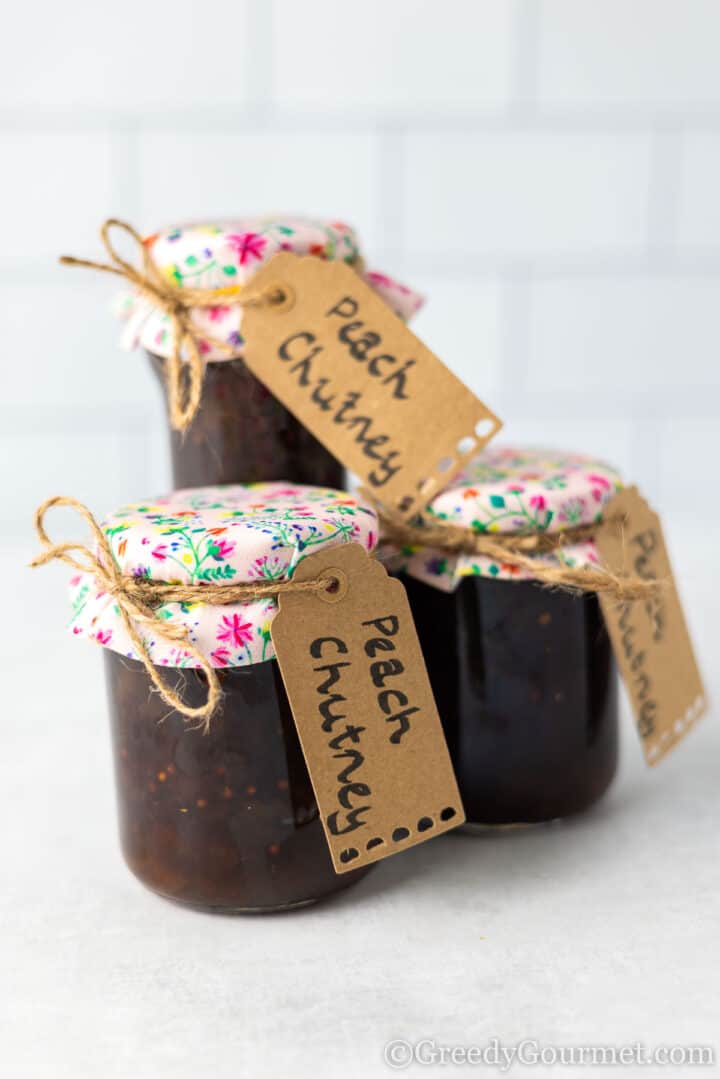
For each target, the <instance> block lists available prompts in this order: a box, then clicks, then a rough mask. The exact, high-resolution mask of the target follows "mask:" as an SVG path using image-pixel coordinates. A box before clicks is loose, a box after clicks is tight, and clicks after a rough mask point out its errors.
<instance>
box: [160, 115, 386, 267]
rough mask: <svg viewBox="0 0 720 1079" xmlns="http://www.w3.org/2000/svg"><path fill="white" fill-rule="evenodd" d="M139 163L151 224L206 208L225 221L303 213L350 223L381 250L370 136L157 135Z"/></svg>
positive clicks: (374, 147)
mask: <svg viewBox="0 0 720 1079" xmlns="http://www.w3.org/2000/svg"><path fill="white" fill-rule="evenodd" d="M138 156H139V165H138V183H139V202H140V218H141V220H142V221H143V222H145V223H147V222H158V221H167V220H180V221H182V220H187V219H188V218H193V217H195V218H197V217H200V218H202V217H203V216H204V217H207V216H208V213H209V211H208V207H211V208H212V210H211V216H212V213H215V214H219V216H221V217H222V216H223V215H233V214H234V215H237V214H238V212H240V213H243V212H247V213H251V214H252V213H263V212H268V211H269V212H272V211H273V210H276V209H281V210H285V211H288V210H290V211H294V210H297V211H299V212H304V213H310V214H319V215H320V216H325V217H330V219H333V220H334V219H340V220H344V219H347V220H349V221H351V222H352V223H353V224H354V225H355V226H356V228H357V229H358V230H360V232H361V235H363V236H365V237H367V242H368V244H369V245H370V246H371V248H377V247H380V246H381V245H382V237H381V236H380V235H379V232H378V230H377V228H376V221H377V220H378V217H379V208H378V205H377V201H378V198H379V197H380V192H379V185H378V184H377V182H376V177H377V174H378V171H379V162H378V139H377V136H376V134H375V133H374V132H373V131H372V130H369V131H352V132H347V133H346V132H341V131H338V132H334V133H333V134H332V135H331V136H329V135H328V134H327V133H325V132H318V131H314V130H313V129H312V128H310V129H309V130H308V129H303V128H297V127H295V126H294V125H293V126H285V127H283V128H281V129H278V128H275V129H273V130H271V131H265V130H261V131H257V130H247V129H243V128H235V129H232V130H228V131H223V132H213V133H207V132H205V131H200V130H190V131H182V132H168V131H155V130H151V131H148V132H146V133H143V134H142V135H141V136H140V138H139V144H138ZM238 208H239V209H238Z"/></svg>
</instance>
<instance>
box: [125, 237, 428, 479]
mask: <svg viewBox="0 0 720 1079" xmlns="http://www.w3.org/2000/svg"><path fill="white" fill-rule="evenodd" d="M143 243H144V247H145V250H146V254H147V257H148V258H149V259H150V260H151V262H152V266H153V267H154V268H156V269H157V271H158V272H159V273H160V275H161V277H163V278H166V279H167V280H168V281H170V283H171V284H172V285H173V286H174V287H175V288H178V289H180V290H183V289H184V290H191V289H194V290H199V289H202V290H214V291H217V294H218V301H217V303H216V304H214V305H212V306H209V307H198V308H197V309H194V310H193V311H192V326H193V331H194V334H195V337H196V343H197V347H198V348H199V351H200V353H201V356H202V362H203V376H202V393H201V399H200V402H199V408H198V409H197V410H196V411H195V414H194V415H193V416H192V419H191V421H190V423H189V425H188V426H187V427H185V426H184V425H183V427H182V429H178V427H179V424H177V421H174V420H173V416H172V410H171V409H170V410H169V418H170V421H171V426H170V442H171V451H172V470H173V483H174V485H175V486H176V487H195V486H206V485H218V484H225V483H258V482H262V481H265V480H276V479H284V480H289V481H291V482H293V483H309V484H317V485H319V486H328V487H342V486H343V479H344V470H343V466H342V465H341V464H340V462H339V461H338V460H337V458H335V457H334V456H333V455H332V454H331V453H330V452H329V451H328V450H327V449H325V447H324V446H322V445H321V444H320V442H318V440H317V439H316V438H315V437H314V436H313V435H312V434H310V432H309V431H308V430H307V429H306V428H305V427H304V426H303V425H302V423H301V422H300V421H299V420H298V419H297V418H296V417H295V416H294V415H293V414H292V413H291V412H290V411H288V409H287V408H285V406H284V405H283V404H282V403H281V402H280V401H278V400H277V398H275V397H274V396H273V395H272V394H271V393H270V391H269V390H268V389H267V388H266V387H265V386H264V385H263V383H262V382H260V380H259V379H257V378H256V377H255V375H254V374H253V373H252V372H251V371H250V369H249V368H248V367H247V366H246V364H245V363H244V360H243V354H244V347H245V341H244V338H243V332H242V328H243V309H242V305H241V304H240V305H238V304H236V303H228V302H223V290H227V288H228V286H242V285H247V284H248V283H250V282H252V278H253V275H254V274H255V273H256V272H257V270H258V269H259V268H260V267H261V266H263V265H265V263H267V262H268V261H269V260H270V259H271V258H272V257H273V255H275V254H277V252H278V251H290V252H292V253H293V254H296V255H310V256H313V257H316V258H321V259H325V260H328V261H342V262H345V263H347V264H349V265H351V266H353V267H354V268H355V269H356V270H357V272H358V273H359V274H361V275H362V277H363V278H364V280H365V281H366V283H367V284H369V285H370V286H371V288H373V289H374V290H375V291H376V292H377V293H378V294H379V296H380V297H381V298H382V299H383V300H384V301H385V302H386V303H387V304H388V306H389V307H390V308H391V309H392V310H393V311H394V312H395V313H396V314H397V315H399V316H400V317H401V318H403V319H408V318H410V317H411V316H412V315H413V314H414V313H415V312H416V311H417V310H418V308H419V307H420V305H421V303H422V299H421V297H420V296H419V295H418V294H417V293H415V292H413V291H412V290H411V289H409V288H407V287H405V286H404V285H401V284H399V283H398V282H396V281H394V280H393V279H392V278H390V277H388V276H387V275H385V274H381V273H375V272H373V271H366V270H365V268H364V260H363V257H362V254H361V251H360V247H359V243H358V240H357V237H356V235H355V233H354V231H353V230H352V229H351V228H349V226H347V225H344V224H342V223H341V222H337V221H333V222H329V221H317V220H312V219H308V218H299V217H261V218H247V219H239V220H233V221H220V222H213V223H200V224H190V225H183V226H181V227H173V228H169V229H165V230H164V231H161V232H157V233H155V234H153V235H152V236H148V237H147V238H146V239H145V240H144V241H143ZM119 312H120V314H121V315H122V316H123V317H124V318H125V320H126V329H125V333H124V335H123V342H124V344H125V347H127V348H135V347H138V346H140V347H142V348H143V349H144V350H145V352H146V353H147V355H148V358H149V362H150V364H151V365H152V368H153V370H154V371H155V373H156V374H157V376H158V378H159V379H160V381H161V382H162V383H163V385H166V383H167V379H168V374H169V371H168V361H169V359H170V357H171V356H172V354H173V350H174V348H175V346H176V343H177V342H176V334H177V327H176V326H175V325H174V323H173V319H172V317H171V316H170V315H169V313H168V311H167V310H166V309H165V308H164V307H162V306H158V305H157V304H156V303H154V301H153V296H152V295H151V294H150V295H148V294H143V293H138V292H137V291H132V292H130V293H128V294H127V295H126V296H125V297H123V298H122V300H121V302H120V304H119ZM173 423H175V426H173Z"/></svg>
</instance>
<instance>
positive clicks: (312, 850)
mask: <svg viewBox="0 0 720 1079" xmlns="http://www.w3.org/2000/svg"><path fill="white" fill-rule="evenodd" d="M104 653H105V669H106V675H107V685H108V695H109V703H110V715H111V725H112V738H113V749H114V759H115V772H116V780H117V795H118V809H119V821H120V838H121V844H122V850H123V854H124V856H125V860H126V862H127V864H128V866H129V868H130V869H131V870H132V872H133V873H134V874H135V876H136V877H138V878H139V879H140V880H141V881H142V883H143V884H145V885H146V886H147V887H148V888H151V889H152V890H153V891H155V892H158V893H159V894H160V895H162V896H165V897H166V898H168V899H174V900H176V901H177V902H180V903H184V904H187V905H189V906H191V907H195V908H200V909H203V910H209V911H218V912H225V913H243V912H253V911H258V912H259V911H279V910H289V909H292V908H294V907H300V906H304V905H306V904H309V903H313V902H315V901H316V900H318V899H321V898H323V897H324V896H327V895H330V894H331V893H334V892H337V891H340V890H342V889H344V888H346V887H347V886H348V885H350V884H352V883H354V882H356V881H357V880H359V879H360V878H361V877H362V876H364V875H365V873H366V872H367V870H363V869H360V870H354V871H351V872H348V873H343V874H341V875H337V874H336V873H335V871H334V869H333V866H332V862H331V859H330V854H329V851H328V846H327V842H326V840H325V836H324V832H323V828H322V824H321V821H320V818H319V815H318V808H317V804H316V802H315V797H314V794H313V790H312V785H311V782H310V778H309V776H308V772H307V769H306V767H305V761H304V758H303V754H302V750H301V747H300V743H299V740H298V736H297V732H296V728H295V724H294V721H293V718H292V714H291V711H290V705H289V703H288V700H287V696H286V694H285V690H284V687H283V684H282V679H281V677H280V671H279V668H278V665H277V662H276V661H275V660H267V661H265V662H263V663H253V664H251V665H250V666H247V667H233V668H228V669H223V670H218V672H217V673H218V676H219V678H220V681H221V685H222V691H223V695H224V696H223V707H222V709H221V711H219V712H218V714H216V715H215V716H213V718H212V720H211V723H210V730H209V733H207V734H203V733H202V731H200V730H197V729H193V728H192V726H191V725H188V723H187V721H185V720H184V719H183V717H182V716H181V715H179V714H178V713H177V712H173V711H170V712H169V711H168V705H167V704H165V703H164V702H163V701H162V700H161V698H160V697H159V696H158V694H157V693H156V692H152V691H151V690H152V685H151V682H150V679H149V677H148V674H147V672H146V671H145V669H144V667H143V666H142V664H140V663H139V662H137V661H135V660H131V659H127V658H125V657H124V656H122V655H120V654H118V653H115V652H113V651H110V650H109V649H105V650H104ZM162 674H163V678H165V679H167V680H169V681H171V682H173V681H174V682H179V681H180V680H182V687H183V688H182V693H183V698H184V699H185V701H186V702H187V703H188V704H191V705H200V704H202V703H203V702H204V700H205V699H206V696H207V684H206V682H205V681H204V677H203V675H202V673H201V672H198V671H196V670H194V669H184V670H182V671H181V672H171V671H169V670H167V669H166V668H163V671H162ZM173 675H174V678H173Z"/></svg>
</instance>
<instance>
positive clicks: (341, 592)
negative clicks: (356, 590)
mask: <svg viewBox="0 0 720 1079" xmlns="http://www.w3.org/2000/svg"><path fill="white" fill-rule="evenodd" d="M320 580H321V581H323V582H325V587H324V588H323V590H322V591H321V592H317V593H316V595H317V597H318V599H321V600H322V601H323V603H339V602H340V600H341V599H343V598H344V597H345V596H346V595H347V592H348V578H347V574H346V573H345V571H344V570H341V569H332V567H331V568H329V569H325V570H323V571H322V573H321V574H320Z"/></svg>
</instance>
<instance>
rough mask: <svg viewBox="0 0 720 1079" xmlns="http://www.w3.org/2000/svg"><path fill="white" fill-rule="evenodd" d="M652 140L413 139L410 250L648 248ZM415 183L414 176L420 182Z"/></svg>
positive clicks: (557, 136)
mask: <svg viewBox="0 0 720 1079" xmlns="http://www.w3.org/2000/svg"><path fill="white" fill-rule="evenodd" d="M649 167H650V144H649V140H648V138H647V136H646V135H642V134H639V135H636V134H627V133H623V134H619V135H615V134H611V135H608V134H605V133H600V134H596V133H593V134H586V133H584V132H547V131H540V132H539V131H535V130H528V129H525V130H519V131H515V130H513V131H510V132H498V133H496V132H493V133H483V134H480V133H478V132H476V131H473V130H461V131H453V132H452V133H447V132H444V131H441V130H437V131H432V132H427V133H422V134H411V135H409V136H408V137H407V162H406V176H407V177H408V189H407V198H406V200H405V204H404V205H405V218H404V221H405V229H406V237H407V245H408V250H409V251H410V252H411V253H412V254H417V255H418V256H426V257H427V256H433V255H437V256H438V257H439V258H443V259H444V258H445V257H446V256H453V255H457V254H461V255H463V256H465V258H466V259H467V260H468V261H471V259H472V256H473V254H474V253H475V252H477V253H479V254H480V256H481V257H484V256H487V255H497V256H503V255H513V256H530V257H536V256H541V255H547V256H554V255H556V254H566V253H573V254H578V253H586V252H587V253H595V252H602V251H608V250H609V251H614V250H617V249H619V250H621V251H629V252H637V251H640V250H642V249H643V247H644V245H645V244H646V242H647V212H648V209H647V208H648V182H649ZM409 178H412V179H411V180H410V179H409Z"/></svg>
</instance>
